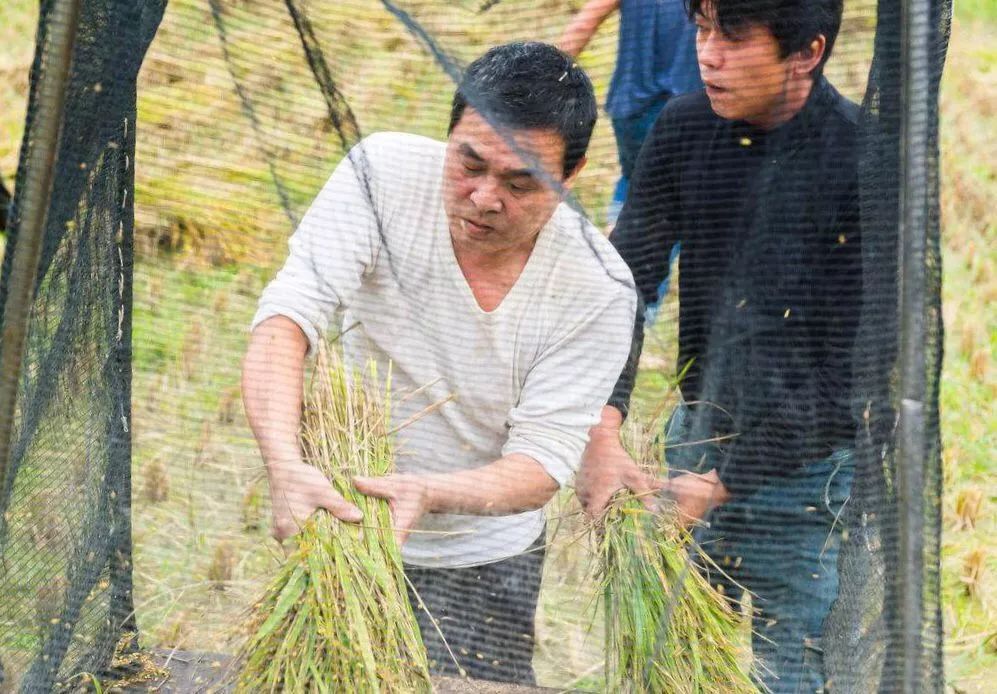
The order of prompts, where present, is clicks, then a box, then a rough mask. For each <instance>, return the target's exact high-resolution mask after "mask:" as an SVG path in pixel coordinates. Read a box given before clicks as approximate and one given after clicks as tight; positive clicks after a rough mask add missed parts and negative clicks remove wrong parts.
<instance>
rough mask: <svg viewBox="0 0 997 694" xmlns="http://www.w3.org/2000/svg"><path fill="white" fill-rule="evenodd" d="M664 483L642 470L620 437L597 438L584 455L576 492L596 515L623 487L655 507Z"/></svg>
mask: <svg viewBox="0 0 997 694" xmlns="http://www.w3.org/2000/svg"><path fill="white" fill-rule="evenodd" d="M662 484H663V483H662V482H661V481H660V480H657V479H655V478H654V477H652V476H651V475H648V474H646V473H645V472H644V471H643V470H641V469H640V466H639V465H637V463H635V462H634V460H633V458H631V457H630V455H629V454H628V453H627V452H626V451H625V450H624V449H623V444H621V443H620V439H619V436H617V437H616V438H609V437H599V438H595V437H593V438H592V439H591V440H590V441H589V445H588V446H587V447H586V448H585V453H584V454H583V455H582V465H581V469H580V470H579V471H578V476H577V477H576V478H575V493H576V494H577V495H578V500H579V501H581V502H582V506H583V507H584V509H585V511H586V512H587V513H588V514H589V515H590V516H592V517H593V518H596V517H598V516H600V515H601V514H602V512H603V511H605V510H606V506H608V505H609V500H610V499H612V498H613V495H614V494H615V493H616V492H618V491H619V490H621V489H629V490H630V491H632V492H633V493H634V494H636V495H637V496H638V497H640V499H641V501H642V502H643V503H644V505H645V506H647V507H648V508H651V507H653V505H654V494H655V492H657V490H658V489H660V488H661V486H662Z"/></svg>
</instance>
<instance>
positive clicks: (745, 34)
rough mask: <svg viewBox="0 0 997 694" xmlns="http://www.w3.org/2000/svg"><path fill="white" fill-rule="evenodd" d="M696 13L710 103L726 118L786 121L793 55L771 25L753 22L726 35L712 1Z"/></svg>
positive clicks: (762, 123) (764, 122) (760, 123)
mask: <svg viewBox="0 0 997 694" xmlns="http://www.w3.org/2000/svg"><path fill="white" fill-rule="evenodd" d="M703 9H704V12H705V14H698V15H696V26H697V29H698V31H697V34H696V55H697V56H698V58H699V71H700V74H701V76H702V78H703V83H704V84H705V85H706V94H707V96H708V97H709V99H710V106H712V107H713V111H714V112H715V113H716V114H717V115H718V116H720V117H721V118H726V119H728V120H744V121H748V122H749V123H752V124H754V125H758V126H761V127H767V126H769V125H770V124H772V123H779V122H781V121H782V120H784V118H783V117H781V116H782V113H781V111H783V110H785V101H786V87H787V83H788V81H789V78H790V75H791V65H790V60H789V57H788V56H787V57H786V58H783V57H780V51H779V44H778V43H777V42H776V40H775V37H774V36H773V35H772V32H771V31H770V30H769V29H768V27H765V26H761V25H757V24H754V25H748V26H745V27H743V28H741V29H740V30H738V32H737V34H736V35H735V36H725V35H724V34H723V32H722V31H721V30H720V27H719V26H717V23H716V15H715V13H714V9H713V7H712V5H711V4H709V3H704V4H703Z"/></svg>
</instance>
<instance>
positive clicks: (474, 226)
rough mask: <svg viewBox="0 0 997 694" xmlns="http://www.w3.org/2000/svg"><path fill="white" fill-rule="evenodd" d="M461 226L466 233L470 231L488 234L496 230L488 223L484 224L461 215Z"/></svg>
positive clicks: (471, 232)
mask: <svg viewBox="0 0 997 694" xmlns="http://www.w3.org/2000/svg"><path fill="white" fill-rule="evenodd" d="M460 226H461V228H462V229H463V230H464V232H465V233H470V234H487V233H488V232H490V231H494V230H495V229H494V227H491V226H489V225H488V224H482V223H481V222H472V221H471V220H470V219H467V218H466V217H461V220H460Z"/></svg>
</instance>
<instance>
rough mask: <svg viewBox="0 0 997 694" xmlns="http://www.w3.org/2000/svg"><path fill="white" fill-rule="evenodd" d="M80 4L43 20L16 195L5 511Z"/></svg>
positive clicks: (4, 383)
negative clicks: (16, 417)
mask: <svg viewBox="0 0 997 694" xmlns="http://www.w3.org/2000/svg"><path fill="white" fill-rule="evenodd" d="M80 4H81V0H53V3H52V9H51V11H50V12H49V14H48V15H47V16H46V17H45V18H44V21H45V22H46V23H47V32H46V43H45V45H44V46H42V47H40V50H42V51H43V54H42V59H41V61H40V63H39V65H40V69H39V71H38V83H37V92H36V98H35V101H34V103H33V104H32V108H33V109H34V113H33V120H32V123H31V132H30V133H29V135H30V137H29V138H25V144H24V146H25V147H27V148H28V153H27V157H26V158H25V161H26V165H25V170H24V180H23V181H22V182H21V186H22V187H23V189H22V190H21V191H19V193H20V194H19V195H18V202H19V221H18V224H17V228H16V233H15V236H14V239H15V242H14V245H13V248H9V249H8V250H12V251H13V253H14V256H13V260H12V262H11V270H10V275H9V289H8V292H7V301H6V303H5V304H4V307H3V330H2V333H0V510H3V507H5V506H6V500H5V499H4V495H5V491H6V489H7V486H8V484H9V482H10V480H8V479H7V472H8V469H9V465H8V463H9V460H8V459H9V457H10V442H11V437H12V436H13V430H14V414H15V411H16V408H17V393H18V386H19V383H20V376H21V365H22V361H23V359H24V343H25V339H26V336H27V328H28V319H29V317H30V315H31V305H32V303H33V301H34V290H35V284H36V282H37V278H36V275H37V273H38V261H39V257H40V255H41V248H42V241H43V240H44V237H45V228H46V225H47V223H48V221H49V220H48V209H49V203H50V201H51V199H52V182H53V180H54V179H55V167H56V164H57V161H56V156H57V154H58V150H59V139H60V134H61V132H62V123H63V119H64V115H65V114H64V113H63V108H64V105H65V101H66V88H67V85H68V83H69V76H70V69H71V66H72V61H73V48H74V46H75V44H76V32H77V27H78V25H79V19H80Z"/></svg>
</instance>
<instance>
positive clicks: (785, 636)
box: [666, 406, 854, 694]
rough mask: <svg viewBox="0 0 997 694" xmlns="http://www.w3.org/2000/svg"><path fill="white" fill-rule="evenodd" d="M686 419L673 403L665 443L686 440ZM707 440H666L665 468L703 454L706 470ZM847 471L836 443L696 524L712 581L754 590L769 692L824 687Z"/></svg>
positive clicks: (734, 591) (757, 651)
mask: <svg viewBox="0 0 997 694" xmlns="http://www.w3.org/2000/svg"><path fill="white" fill-rule="evenodd" d="M687 418H688V410H686V409H685V408H684V406H680V407H679V409H677V410H676V412H675V414H674V415H673V416H672V420H671V422H670V423H669V426H668V430H667V438H666V445H669V446H670V445H673V444H676V443H683V442H684V443H686V444H688V443H689V439H690V437H689V425H688V422H687V421H686V420H687ZM710 446H712V444H698V445H691V446H690V445H682V446H678V447H676V448H671V447H669V448H667V449H666V456H667V458H668V464H669V467H670V468H671V469H674V470H690V471H694V472H701V471H704V470H701V469H698V468H700V465H701V464H702V463H703V462H704V461H706V462H707V465H706V469H710V468H712V467H713V465H712V464H710V462H709V461H710V458H711V457H712V455H713V454H714V452H713V451H710V450H709V447H710ZM714 462H719V461H714ZM853 473H854V459H853V455H852V451H850V450H847V449H842V450H838V451H835V452H834V453H833V454H831V455H830V456H829V457H827V458H824V459H822V460H815V461H812V462H808V463H802V464H801V466H800V468H799V469H798V470H796V471H794V472H793V473H791V474H788V475H786V476H784V477H780V478H779V479H776V480H771V481H769V482H767V483H766V484H764V485H763V486H761V487H759V488H758V489H757V490H756V491H755V492H753V493H752V494H750V495H748V496H747V497H745V498H742V499H735V500H732V501H730V502H728V503H727V504H724V505H723V506H720V507H719V508H717V509H716V510H714V511H713V513H711V514H710V517H709V518H707V521H708V522H709V527H705V528H703V527H700V528H697V529H696V530H695V533H694V537H695V538H696V541H697V542H698V543H699V544H700V546H701V547H702V548H703V549H704V550H705V551H706V553H707V554H708V555H709V557H710V558H711V559H712V560H713V561H714V562H716V564H717V566H719V567H720V571H718V570H716V569H711V567H705V568H704V569H703V571H704V573H705V574H707V576H708V578H709V580H710V583H712V584H713V585H714V586H719V587H720V589H721V590H722V591H723V592H724V593H725V594H726V595H727V596H728V597H730V598H731V599H732V600H735V601H737V600H740V598H741V597H742V593H743V591H744V590H745V589H747V590H748V591H750V593H751V595H752V607H753V610H754V618H753V623H752V627H753V628H752V639H751V648H752V653H753V655H754V657H755V659H756V661H758V662H759V663H760V665H761V667H759V668H758V673H759V674H758V678H759V680H760V681H761V682H762V683H764V685H765V686H766V687H768V689H769V691H771V692H773V694H797V693H802V692H806V693H807V694H814V693H815V692H823V691H825V680H826V676H825V670H824V650H823V646H822V636H823V631H824V621H825V620H826V618H827V615H828V613H829V612H830V611H831V607H832V605H833V604H834V601H835V599H836V598H837V596H838V552H839V548H840V544H841V534H842V532H843V530H844V527H843V525H842V523H841V518H840V516H841V515H842V514H841V511H842V507H843V506H844V504H845V503H846V501H847V500H848V496H849V494H850V493H851V486H852V477H853ZM724 574H726V575H724Z"/></svg>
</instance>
